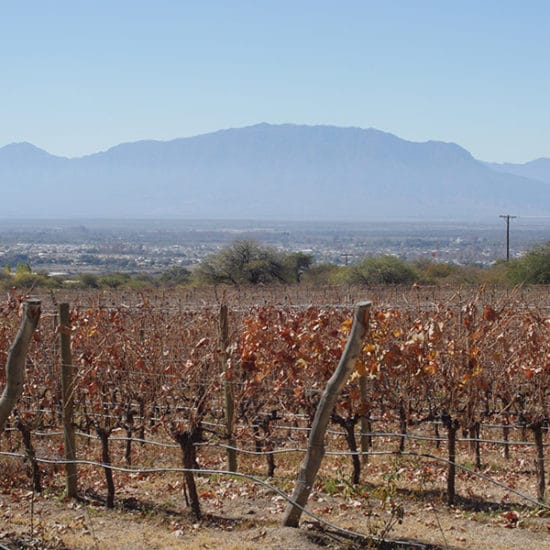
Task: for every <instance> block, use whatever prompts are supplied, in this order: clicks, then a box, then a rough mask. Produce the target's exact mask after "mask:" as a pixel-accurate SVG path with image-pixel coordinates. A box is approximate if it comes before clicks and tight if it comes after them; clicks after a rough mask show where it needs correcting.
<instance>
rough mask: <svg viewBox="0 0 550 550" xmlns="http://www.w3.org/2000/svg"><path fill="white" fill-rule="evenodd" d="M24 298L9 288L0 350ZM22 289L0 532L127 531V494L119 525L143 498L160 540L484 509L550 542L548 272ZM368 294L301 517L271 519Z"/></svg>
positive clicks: (70, 536) (266, 535) (480, 513)
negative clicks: (51, 520) (30, 309)
mask: <svg viewBox="0 0 550 550" xmlns="http://www.w3.org/2000/svg"><path fill="white" fill-rule="evenodd" d="M27 299H28V297H26V296H23V295H21V294H19V293H18V292H17V291H16V290H13V291H12V292H10V293H9V294H8V296H7V297H6V298H5V299H4V301H3V302H2V303H1V304H0V308H1V316H0V342H1V344H0V357H1V359H2V365H5V364H6V363H7V362H8V361H9V352H10V346H11V345H12V342H13V341H14V338H15V335H16V333H17V331H18V327H19V326H20V324H21V322H22V316H23V315H24V314H25V311H26V307H27V306H28V300H27ZM33 299H36V300H39V301H40V306H39V307H40V320H39V322H38V325H37V327H36V330H34V333H33V336H32V342H31V344H30V348H29V351H28V353H27V355H26V359H25V380H24V386H23V391H22V394H21V396H20V398H19V399H18V400H17V403H16V404H15V407H14V408H13V410H12V412H11V414H10V416H9V417H8V419H7V421H6V422H5V425H4V427H3V430H2V432H1V436H0V465H1V468H0V492H1V493H2V500H1V501H0V522H3V523H0V546H2V545H4V547H8V548H10V547H15V546H16V545H20V546H24V545H28V547H44V548H113V547H117V545H118V546H120V547H122V546H123V543H122V542H120V543H119V542H117V539H116V538H113V537H116V536H120V535H121V533H115V532H113V529H111V530H109V529H108V522H109V521H111V520H110V519H109V518H110V517H111V516H110V514H112V515H113V516H112V517H115V516H116V514H118V516H116V517H118V518H120V517H122V516H125V519H124V520H121V521H124V522H126V523H125V525H129V524H128V523H127V522H129V521H131V522H132V523H131V524H130V525H131V527H126V528H125V529H127V530H132V529H134V528H135V529H137V527H136V526H135V525H136V522H137V523H139V522H141V523H143V522H147V521H153V520H152V519H151V518H152V517H153V516H154V517H156V520H155V521H157V528H158V531H157V532H156V534H155V535H154V536H155V541H156V542H155V545H152V546H153V547H159V548H160V547H164V548H169V547H172V546H174V545H177V544H178V543H181V544H182V545H186V547H189V545H190V544H191V543H192V542H193V541H197V540H198V541H199V542H198V543H197V546H196V547H197V548H200V547H202V548H208V547H213V546H215V545H217V546H220V542H219V541H224V542H223V544H224V545H226V546H225V547H228V548H229V547H235V548H237V547H238V548H244V547H250V548H254V547H257V545H259V544H262V545H263V546H266V547H273V548H275V547H280V546H281V545H286V546H288V547H296V548H298V547H300V548H301V547H304V548H309V547H312V548H313V547H317V546H318V545H320V544H323V545H325V546H329V547H330V546H332V547H338V548H340V547H347V548H353V547H355V545H356V546H357V547H364V546H365V545H367V544H370V545H372V546H373V547H387V548H394V547H395V548H397V547H400V548H428V547H431V548H474V547H480V548H481V547H486V546H487V544H488V543H487V539H479V540H478V541H477V542H476V540H477V539H475V538H471V537H474V536H475V535H474V531H475V527H476V526H482V527H484V528H486V531H487V530H488V531H487V532H489V533H490V535H487V532H486V533H485V535H484V536H485V537H487V536H490V537H491V539H490V540H492V544H491V547H492V548H498V547H501V548H508V547H510V548H511V547H513V546H516V547H525V546H523V545H522V543H521V542H518V541H522V540H523V541H526V542H525V543H526V544H527V541H529V542H528V546H529V547H533V548H535V547H538V548H544V547H548V548H550V543H549V542H548V537H550V532H549V530H550V519H549V518H550V513H549V510H550V508H549V507H548V506H547V504H546V502H547V500H546V499H547V497H548V490H547V479H546V478H545V450H546V449H547V447H548V445H549V443H548V425H549V420H550V412H549V409H548V397H549V393H550V309H549V306H548V304H550V293H548V292H547V291H546V290H545V289H544V288H533V289H530V290H529V289H525V290H515V291H512V290H510V291H504V290H502V291H496V290H487V289H479V290H476V291H465V290H460V291H458V290H456V289H445V290H441V289H432V288H416V287H414V288H410V287H408V288H406V289H400V288H392V289H368V290H367V291H365V290H364V289H361V288H354V287H349V288H348V287H346V288H343V287H342V288H325V289H314V290H310V291H307V290H304V289H299V288H298V287H289V288H283V287H281V288H278V289H272V288H265V289H263V290H260V291H256V290H235V289H227V290H225V291H220V290H219V289H211V290H208V289H202V290H189V291H184V290H174V291H170V292H168V291H167V292H162V293H161V292H158V291H140V292H138V291H135V292H115V291H113V292H99V291H98V292H96V293H94V292H89V293H76V292H74V293H72V292H66V293H65V294H63V295H62V294H59V295H55V296H54V295H53V294H52V295H43V296H33ZM364 299H368V300H370V301H372V306H371V307H370V309H369V314H368V325H367V330H366V333H365V336H364V337H363V338H362V340H361V346H360V353H359V355H358V357H357V360H356V361H355V363H354V371H353V373H352V375H351V377H350V378H349V380H348V381H347V383H346V384H345V386H344V387H343V389H342V391H341V392H340V393H339V394H338V396H337V401H336V406H335V407H334V409H333V410H332V411H331V415H330V425H329V427H328V430H327V433H326V437H325V448H324V458H323V462H322V464H321V468H320V470H319V473H318V475H317V477H316V479H315V482H314V484H313V486H312V487H311V494H310V497H309V500H308V502H307V504H306V505H305V507H304V509H303V510H301V513H302V524H301V525H302V526H303V527H304V526H305V527H306V528H305V529H300V530H299V531H300V532H302V533H304V532H305V533H306V535H307V536H306V535H304V538H302V539H295V538H291V539H285V540H286V542H285V541H284V540H283V539H273V537H275V535H274V534H273V532H272V530H273V529H275V528H276V527H277V526H280V525H281V523H282V522H283V517H284V516H285V511H286V514H288V512H289V510H292V509H293V504H295V503H294V501H293V500H292V492H293V489H294V485H295V481H296V477H297V474H298V471H299V469H300V465H301V464H302V463H303V460H304V457H305V456H306V452H307V451H308V438H309V435H310V433H311V429H312V425H313V423H314V419H315V415H316V412H317V409H318V406H319V403H320V400H321V396H322V395H323V392H324V390H325V388H326V386H327V383H328V381H329V379H330V378H331V376H332V375H333V373H334V371H335V368H336V366H337V365H338V363H339V361H340V360H341V358H342V354H343V350H344V347H345V345H346V342H347V341H348V339H349V338H350V332H351V329H352V319H353V315H354V307H355V304H357V303H358V302H361V301H362V300H364ZM6 383H7V380H6V373H5V372H4V370H2V372H1V373H0V387H1V388H4V387H5V386H6ZM67 494H68V495H69V496H72V497H78V498H77V499H76V500H71V499H67V498H64V496H63V495H67ZM48 499H49V500H52V499H54V500H55V502H57V505H58V506H59V507H60V508H59V509H60V510H63V513H62V512H61V511H60V512H59V517H60V518H61V517H65V515H64V514H66V512H67V510H68V509H69V508H70V509H71V510H74V511H75V515H74V516H73V517H72V519H65V520H63V521H61V520H59V521H58V522H57V523H59V525H61V527H59V528H58V529H57V530H54V531H52V530H51V529H47V528H46V525H45V523H46V522H45V520H43V519H42V518H41V509H43V510H44V514H46V511H45V510H46V504H45V502H46V501H47V500H48ZM75 503H77V504H75ZM50 506H53V504H52V505H50ZM99 509H101V510H102V514H103V513H104V512H103V510H104V509H112V510H110V512H109V514H107V515H101V516H99V515H98V512H97V511H98V510H99ZM14 510H20V511H21V510H23V511H24V512H21V514H19V516H17V517H16V515H15V512H14ZM121 515H122V516H121ZM75 518H80V519H78V520H77V519H75ZM128 518H130V519H128ZM159 518H160V519H159ZM77 531H78V533H80V534H79V537H80V538H75V537H76V534H77ZM159 531H162V533H163V534H162V535H160V534H159ZM213 531H215V532H218V533H222V535H221V538H219V539H218V542H213V541H214V540H215V539H209V538H208V537H212V536H214V535H212V532H213ZM294 531H296V530H294ZM136 532H137V531H136ZM239 533H240V534H239ZM497 533H501V534H499V535H497ZM516 533H519V534H517V535H516ZM126 536H130V535H128V534H126ZM285 536H289V537H290V536H291V535H285ZM292 536H294V535H292ZM497 536H502V537H503V541H508V542H501V543H500V544H501V545H500V546H499V545H498V543H497V542H498V540H500V539H498V538H495V537H497ZM163 537H167V538H163ZM201 537H203V538H202V539H201ZM239 537H240V538H239ZM246 537H249V538H248V539H247V538H246ZM270 537H271V538H270ZM514 537H516V538H514ZM33 540H40V541H41V544H42V546H36V545H35V546H33V545H32V544H33ZM201 540H202V541H203V543H204V545H203V546H201V545H200V544H202V543H201V542H200V541H201ZM243 540H248V542H247V544H249V546H246V545H245V544H244V543H243ZM272 540H279V542H278V543H276V542H272ZM288 540H290V541H291V542H288ZM163 541H164V542H163ZM178 541H179V542H178ZM239 541H240V542H239ZM296 541H299V542H296ZM399 541H400V542H399ZM404 541H406V542H404ZM16 543H17V544H16ZM209 544H211V545H212V546H208V545H209ZM231 544H234V546H231ZM270 544H271V546H270ZM277 544H279V546H277ZM476 544H478V546H476ZM308 545H309V546H308ZM430 545H431V546H430ZM133 546H135V547H139V546H136V544H135V543H133ZM146 547H151V546H148V545H145V546H143V548H146Z"/></svg>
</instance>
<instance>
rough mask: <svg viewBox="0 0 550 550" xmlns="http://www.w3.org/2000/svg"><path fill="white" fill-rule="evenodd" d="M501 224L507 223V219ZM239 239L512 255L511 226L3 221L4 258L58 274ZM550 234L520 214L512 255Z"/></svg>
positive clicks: (403, 252)
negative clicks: (508, 239) (509, 230)
mask: <svg viewBox="0 0 550 550" xmlns="http://www.w3.org/2000/svg"><path fill="white" fill-rule="evenodd" d="M499 222H500V223H499ZM237 239H252V240H256V241H258V242H261V243H263V244H267V245H270V246H273V247H276V248H280V249H284V250H286V251H291V252H294V251H300V252H305V253H307V254H310V255H311V256H312V258H313V261H314V262H315V263H331V264H335V265H346V264H352V263H354V262H357V261H359V260H361V259H363V258H365V257H371V256H382V255H393V256H397V257H399V258H401V259H403V260H406V261H414V260H419V259H426V260H430V261H436V262H446V263H453V264H457V265H477V266H487V267H488V266H490V265H492V264H493V263H494V262H495V261H497V260H499V259H504V258H505V257H506V252H507V251H506V224H505V223H503V220H498V219H497V220H496V221H495V222H494V223H491V224H479V225H476V224H459V223H433V222H430V223H426V224H423V223H419V222H410V223H407V222H393V223H389V222H388V223H322V222H317V223H313V222H303V223H300V222H265V221H261V222H260V221H208V220H191V221H182V220H173V221H170V220H163V221H156V220H124V221H115V220H82V221H75V220H64V221H56V220H32V221H31V220H19V221H18V220H2V221H0V262H1V264H2V265H3V266H10V267H11V268H13V267H15V266H16V265H18V264H20V263H28V264H29V265H30V266H31V267H32V270H33V271H37V272H38V271H43V272H46V273H48V274H50V275H56V274H78V273H110V272H126V273H141V272H147V273H161V272H163V271H165V270H166V269H168V268H170V267H172V266H181V267H186V268H188V269H192V268H193V266H195V265H197V264H199V263H200V262H201V260H203V259H204V258H205V257H207V256H208V255H209V254H212V253H215V252H217V251H218V250H220V249H221V248H222V247H224V246H226V245H228V244H230V243H231V242H233V241H235V240H237ZM548 240H550V221H546V222H545V221H544V220H543V221H539V222H538V223H535V222H533V221H529V223H526V222H525V221H522V220H521V219H517V220H516V219H514V220H512V224H511V238H510V244H509V253H510V257H511V258H515V257H519V256H521V255H522V254H523V253H524V252H525V251H526V250H528V249H529V248H531V247H533V246H535V245H537V244H543V243H545V242H546V241H548Z"/></svg>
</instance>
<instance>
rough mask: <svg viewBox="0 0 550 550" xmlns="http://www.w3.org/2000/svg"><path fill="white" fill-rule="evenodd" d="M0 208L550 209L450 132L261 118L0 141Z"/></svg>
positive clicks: (223, 214) (473, 213) (353, 216)
mask: <svg viewBox="0 0 550 550" xmlns="http://www.w3.org/2000/svg"><path fill="white" fill-rule="evenodd" d="M0 185H1V189H2V194H3V198H4V200H2V201H1V202H0V215H2V216H8V217H50V218H52V217H64V218H67V217H123V218H139V217H153V218H170V217H178V218H179V217H187V218H234V219H236V218H250V219H269V218H271V219H288V220H296V219H304V220H313V219H319V220H346V219H350V220H365V221H366V220H378V219H388V220H397V219H426V220H445V219H454V220H471V219H482V218H486V217H495V216H498V215H499V214H500V213H502V212H505V211H508V210H513V211H514V214H516V215H527V214H529V215H543V214H548V213H550V212H549V211H550V186H547V185H544V184H542V183H541V182H539V181H534V180H530V179H528V178H525V177H521V176H517V175H512V174H507V173H501V172H499V171H495V170H493V169H492V168H491V167H489V166H487V165H485V164H484V163H482V162H479V161H477V160H475V159H474V158H473V157H472V156H471V155H470V153H468V152H467V151H466V150H465V149H463V148H461V147H459V146H458V145H456V144H452V143H442V142H436V141H429V142H426V143H414V142H410V141H406V140H402V139H400V138H398V137H397V136H394V135H392V134H388V133H385V132H381V131H379V130H374V129H368V130H364V129H360V128H337V127H331V126H297V125H291V124H284V125H277V126H273V125H269V124H259V125H256V126H250V127H246V128H240V129H230V130H221V131H218V132H214V133H211V134H205V135H200V136H196V137H191V138H181V139H176V140H173V141H168V142H159V141H140V142H136V143H126V144H121V145H118V146H116V147H113V148H111V149H109V150H108V151H104V152H101V153H96V154H93V155H89V156H86V157H82V158H77V159H65V158H61V157H54V156H51V155H48V154H47V153H46V152H45V151H41V150H40V149H37V148H35V147H34V146H32V145H29V144H14V145H9V146H6V147H3V148H1V149H0Z"/></svg>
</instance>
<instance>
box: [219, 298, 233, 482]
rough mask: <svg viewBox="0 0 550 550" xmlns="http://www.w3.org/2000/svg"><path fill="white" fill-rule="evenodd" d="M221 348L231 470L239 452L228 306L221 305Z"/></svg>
mask: <svg viewBox="0 0 550 550" xmlns="http://www.w3.org/2000/svg"><path fill="white" fill-rule="evenodd" d="M220 348H221V371H222V376H223V393H224V410H225V437H226V440H227V445H228V449H227V469H228V470H229V471H230V472H236V471H237V452H236V451H235V449H234V447H235V439H234V437H233V428H234V423H235V403H234V398H233V373H232V371H231V369H230V368H229V360H228V349H229V323H228V320H227V306H226V305H225V304H222V305H221V306H220Z"/></svg>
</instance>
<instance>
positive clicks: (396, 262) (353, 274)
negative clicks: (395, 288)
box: [346, 256, 418, 285]
mask: <svg viewBox="0 0 550 550" xmlns="http://www.w3.org/2000/svg"><path fill="white" fill-rule="evenodd" d="M346 278H347V281H348V282H350V283H352V284H359V285H405V284H412V283H414V282H416V281H417V280H418V273H417V272H416V271H415V269H414V268H413V267H412V266H411V265H409V264H407V263H406V262H404V261H403V260H400V259H399V258H396V257H395V256H380V257H376V258H366V259H365V260H363V261H361V262H359V263H358V264H355V265H353V266H351V267H350V268H349V270H348V272H347V276H346Z"/></svg>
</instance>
